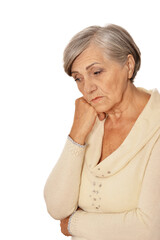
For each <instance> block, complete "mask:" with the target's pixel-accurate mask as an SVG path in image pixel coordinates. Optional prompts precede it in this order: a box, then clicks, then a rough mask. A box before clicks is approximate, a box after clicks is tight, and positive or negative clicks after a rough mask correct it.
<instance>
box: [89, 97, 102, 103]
mask: <svg viewBox="0 0 160 240" xmlns="http://www.w3.org/2000/svg"><path fill="white" fill-rule="evenodd" d="M102 98H103V97H102V96H100V97H96V98H93V99H92V100H91V102H95V103H96V102H99V101H100V100H101V99H102Z"/></svg>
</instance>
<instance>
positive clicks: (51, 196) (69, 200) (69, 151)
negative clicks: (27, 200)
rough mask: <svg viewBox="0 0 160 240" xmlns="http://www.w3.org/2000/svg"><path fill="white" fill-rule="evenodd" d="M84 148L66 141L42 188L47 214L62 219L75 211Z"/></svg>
mask: <svg viewBox="0 0 160 240" xmlns="http://www.w3.org/2000/svg"><path fill="white" fill-rule="evenodd" d="M84 153H85V146H83V147H81V146H80V145H76V144H74V143H73V142H72V141H71V140H69V139H67V142H66V144H65V147H64V149H63V152H62V154H61V156H60V158H59V160H58V162H57V164H56V165H55V167H54V169H53V170H52V172H51V174H50V176H49V178H48V180H47V182H46V184H45V188H44V197H45V201H46V205H47V209H48V212H49V214H50V215H51V216H52V217H53V218H55V219H58V220H60V219H64V218H66V217H67V216H69V215H70V214H72V213H73V212H74V211H75V210H76V209H77V204H78V196H79V186H80V177H81V171H82V165H83V158H84Z"/></svg>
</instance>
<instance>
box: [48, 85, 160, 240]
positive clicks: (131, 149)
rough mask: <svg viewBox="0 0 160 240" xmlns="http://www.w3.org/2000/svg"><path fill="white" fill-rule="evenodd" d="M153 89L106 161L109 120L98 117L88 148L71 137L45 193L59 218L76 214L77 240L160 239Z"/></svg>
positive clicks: (159, 133)
mask: <svg viewBox="0 0 160 240" xmlns="http://www.w3.org/2000/svg"><path fill="white" fill-rule="evenodd" d="M145 91H146V90H145ZM150 94H151V97H150V99H149V101H148V103H147V105H146V106H145V108H144V109H143V111H142V113H141V114H140V116H139V117H138V119H137V120H136V122H135V124H134V126H133V128H132V129H131V131H130V133H129V134H128V136H127V137H126V139H125V140H124V142H123V143H122V144H121V145H120V147H119V148H118V149H117V150H115V151H114V152H113V153H112V154H111V155H109V156H108V157H106V159H104V160H103V161H102V162H100V163H98V162H99V159H100V156H101V149H102V139H103V134H104V122H105V120H104V121H99V119H98V118H97V119H96V123H95V125H94V127H93V129H92V131H91V133H90V134H89V136H88V138H87V142H86V143H87V144H86V146H85V147H81V146H79V145H76V144H74V143H73V142H72V141H70V140H69V139H67V141H66V144H65V146H64V149H63V151H62V154H61V156H60V158H59V160H58V162H57V164H56V165H55V167H54V169H53V170H52V172H51V174H50V176H49V178H48V180H47V183H46V185H45V191H44V193H45V200H46V204H47V208H48V211H49V213H50V214H51V216H52V217H53V218H55V219H63V218H66V217H67V216H69V215H71V214H72V213H73V214H72V217H71V218H70V228H69V229H70V232H71V234H72V236H73V237H72V240H160V94H159V93H158V91H157V90H153V91H150ZM78 206H79V207H80V208H81V209H82V210H77V207H78Z"/></svg>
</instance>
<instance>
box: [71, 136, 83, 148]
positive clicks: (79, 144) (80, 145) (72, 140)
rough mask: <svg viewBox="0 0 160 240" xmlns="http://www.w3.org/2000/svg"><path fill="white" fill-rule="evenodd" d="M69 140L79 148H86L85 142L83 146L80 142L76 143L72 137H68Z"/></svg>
mask: <svg viewBox="0 0 160 240" xmlns="http://www.w3.org/2000/svg"><path fill="white" fill-rule="evenodd" d="M68 139H69V140H70V141H71V142H72V143H74V144H75V145H77V146H79V147H82V148H84V147H85V146H86V143H85V142H84V144H81V143H79V142H80V141H75V139H73V138H72V137H71V136H70V135H68Z"/></svg>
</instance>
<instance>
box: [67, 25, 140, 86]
mask: <svg viewBox="0 0 160 240" xmlns="http://www.w3.org/2000/svg"><path fill="white" fill-rule="evenodd" d="M91 43H93V44H96V45H97V46H98V47H100V48H102V49H103V51H104V53H105V54H106V57H108V58H110V59H112V60H115V61H117V62H119V63H121V64H124V63H125V62H126V60H127V56H128V55H129V54H131V55H132V56H133V58H134V60H135V68H134V72H133V75H132V78H131V79H130V80H131V82H133V79H134V78H135V76H136V74H137V72H138V70H139V69H140V65H141V52H140V50H139V48H138V47H137V45H136V44H135V42H134V40H133V38H132V37H131V35H130V34H129V33H128V32H127V31H126V30H125V29H124V28H122V27H120V26H117V25H115V24H109V25H107V26H105V27H100V26H90V27H87V28H85V29H84V30H82V31H80V32H79V33H77V34H76V35H75V36H74V37H73V38H72V39H71V41H70V42H69V44H68V45H67V46H66V48H65V50H64V58H63V59H64V70H65V72H66V73H67V74H68V75H69V76H71V68H72V64H73V62H74V60H75V59H76V58H77V57H78V56H79V55H80V54H81V53H82V52H83V51H84V50H85V49H86V48H88V47H89V45H90V44H91Z"/></svg>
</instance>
